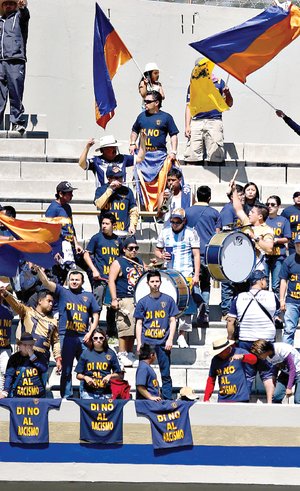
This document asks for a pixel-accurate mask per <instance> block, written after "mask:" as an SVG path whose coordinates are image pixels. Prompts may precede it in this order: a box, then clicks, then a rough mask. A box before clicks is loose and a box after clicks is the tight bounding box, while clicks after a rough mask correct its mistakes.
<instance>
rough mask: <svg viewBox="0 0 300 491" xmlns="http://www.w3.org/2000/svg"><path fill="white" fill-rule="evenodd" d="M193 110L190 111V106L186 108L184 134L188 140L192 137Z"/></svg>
mask: <svg viewBox="0 0 300 491" xmlns="http://www.w3.org/2000/svg"><path fill="white" fill-rule="evenodd" d="M191 120H192V118H191V110H190V105H189V104H187V105H186V106H185V131H184V134H185V136H186V138H190V137H191Z"/></svg>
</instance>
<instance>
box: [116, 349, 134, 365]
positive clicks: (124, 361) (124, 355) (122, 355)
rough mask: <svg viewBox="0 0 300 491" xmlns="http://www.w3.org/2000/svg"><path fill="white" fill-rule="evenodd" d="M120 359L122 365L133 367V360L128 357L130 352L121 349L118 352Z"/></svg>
mask: <svg viewBox="0 0 300 491" xmlns="http://www.w3.org/2000/svg"><path fill="white" fill-rule="evenodd" d="M118 360H119V362H120V365H123V367H132V360H130V359H129V358H128V353H127V351H121V352H119V353H118Z"/></svg>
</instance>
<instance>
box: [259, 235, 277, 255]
mask: <svg viewBox="0 0 300 491" xmlns="http://www.w3.org/2000/svg"><path fill="white" fill-rule="evenodd" d="M257 244H258V245H259V247H260V249H262V250H263V251H264V252H265V253H266V254H272V251H273V246H274V240H273V237H272V236H271V235H270V234H266V235H265V236H259V237H257Z"/></svg>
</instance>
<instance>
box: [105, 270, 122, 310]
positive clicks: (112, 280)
mask: <svg viewBox="0 0 300 491" xmlns="http://www.w3.org/2000/svg"><path fill="white" fill-rule="evenodd" d="M120 271H121V268H120V264H119V263H118V261H117V260H115V261H114V262H113V263H112V264H111V266H110V269H109V276H108V287H109V291H110V294H111V306H112V308H113V309H117V308H118V306H119V302H118V299H117V288H116V281H117V278H118V276H119V274H120Z"/></svg>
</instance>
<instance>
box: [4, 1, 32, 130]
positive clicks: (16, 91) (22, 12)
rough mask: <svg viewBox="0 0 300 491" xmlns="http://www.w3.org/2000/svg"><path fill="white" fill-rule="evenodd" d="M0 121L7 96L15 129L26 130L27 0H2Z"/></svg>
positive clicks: (28, 16) (11, 121)
mask: <svg viewBox="0 0 300 491" xmlns="http://www.w3.org/2000/svg"><path fill="white" fill-rule="evenodd" d="M0 7H1V9H2V15H1V17H0V46H1V48H0V124H1V123H3V117H4V111H5V107H6V103H7V98H8V97H9V101H10V123H11V125H12V130H13V131H18V132H19V133H20V134H21V135H23V133H24V132H25V127H24V124H25V121H24V118H23V114H24V106H23V104H22V99H23V91H24V82H25V66H26V44H27V37H28V23H29V18H30V15H29V10H28V8H27V0H18V1H17V0H2V1H0Z"/></svg>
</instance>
